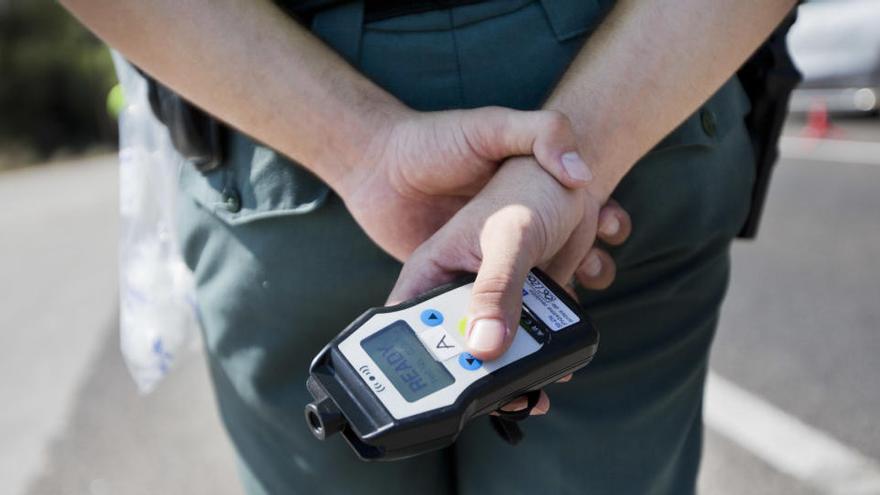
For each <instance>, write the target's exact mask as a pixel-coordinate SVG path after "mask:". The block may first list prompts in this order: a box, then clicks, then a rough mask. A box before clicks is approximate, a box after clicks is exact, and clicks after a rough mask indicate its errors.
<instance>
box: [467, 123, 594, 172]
mask: <svg viewBox="0 0 880 495" xmlns="http://www.w3.org/2000/svg"><path fill="white" fill-rule="evenodd" d="M462 115H463V116H464V118H463V119H462V125H463V128H464V130H465V133H466V135H467V142H468V143H469V144H470V145H471V146H472V147H473V149H474V150H476V151H477V153H479V154H480V155H482V156H483V157H485V158H488V159H490V160H493V161H498V160H502V159H504V158H508V157H511V156H517V155H521V156H525V155H534V157H535V159H536V160H537V161H538V163H540V164H541V167H542V168H543V169H544V170H546V171H547V172H548V173H550V175H552V176H553V177H554V178H555V179H556V180H557V181H558V182H559V183H560V184H562V185H563V186H565V187H568V188H570V189H577V188H581V187H584V186H586V185H587V184H589V183H590V181H591V180H592V178H593V174H592V171H591V170H590V167H589V166H588V165H587V164H586V162H584V160H583V158H582V157H581V153H580V152H579V150H578V141H577V138H576V137H575V133H574V129H573V127H572V124H571V121H570V120H569V119H568V117H567V116H566V115H565V114H563V113H561V112H557V111H554V110H535V111H522V110H512V109H509V108H501V107H483V108H478V109H475V110H469V111H466V112H464V113H463V114H462Z"/></svg>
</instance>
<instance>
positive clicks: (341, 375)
mask: <svg viewBox="0 0 880 495" xmlns="http://www.w3.org/2000/svg"><path fill="white" fill-rule="evenodd" d="M532 273H534V274H535V275H536V276H537V277H538V278H539V279H540V281H541V282H542V283H543V284H544V285H545V286H546V287H547V288H548V289H549V290H551V291H552V292H553V294H554V295H555V296H556V297H558V298H559V299H560V300H561V301H562V302H564V303H565V304H566V305H567V306H568V307H569V308H570V309H571V310H572V311H573V312H574V313H575V314H576V315H577V316H578V317H579V319H580V321H579V322H577V323H576V324H574V325H571V326H569V327H566V328H564V329H562V330H559V331H555V332H554V331H551V330H550V329H549V328H547V327H546V325H544V324H543V323H541V321H540V319H539V318H535V317H534V316H533V315H532V314H531V312H530V311H529V310H528V309H527V308H526V307H525V306H524V307H523V315H524V317H523V318H522V319H521V325H522V326H523V327H524V329H525V325H534V327H533V328H531V329H528V333H529V334H530V335H532V337H533V338H536V340H538V339H539V338H540V339H543V342H541V341H539V343H542V344H543V345H542V347H541V348H540V349H539V350H538V351H536V352H534V353H532V354H529V355H527V356H524V357H522V358H520V359H519V360H517V361H515V362H512V363H510V364H508V365H506V366H504V367H502V368H500V369H497V370H495V371H493V372H491V373H489V374H488V375H486V376H485V377H483V378H481V379H479V380H478V381H476V382H474V383H472V384H471V385H470V386H469V387H468V388H466V389H465V390H464V391H463V392H462V393H461V395H459V396H458V398H457V400H456V401H455V403H454V404H452V405H450V406H446V407H440V408H438V409H434V410H431V411H428V412H425V413H421V414H417V415H415V416H410V417H406V418H403V419H399V420H398V419H395V418H394V417H393V416H392V415H391V414H390V413H389V412H388V410H387V409H386V408H385V407H384V405H383V404H382V402H381V401H380V400H379V399H378V397H377V396H376V395H375V394H374V393H373V391H372V390H370V388H369V387H368V386H367V385H366V384H365V383H364V381H363V380H362V378H361V377H360V375H359V372H358V371H357V370H355V369H354V368H353V367H352V366H351V365H350V364H349V362H348V361H347V360H346V358H345V357H344V356H343V354H342V353H341V351H340V350H339V348H338V345H339V344H340V343H341V342H342V341H343V340H345V339H346V338H347V337H348V336H350V335H351V334H352V333H353V332H354V331H355V330H357V329H358V328H359V327H360V326H361V325H363V324H364V323H365V322H366V321H368V320H369V319H370V318H371V317H372V316H374V315H376V314H378V313H387V312H394V311H399V310H401V309H404V308H407V307H411V306H413V305H416V304H419V303H421V302H424V301H426V300H428V299H432V298H434V297H436V296H438V295H440V294H442V293H444V292H447V291H450V290H453V289H455V288H457V287H461V286H462V285H465V284H467V283H470V282H472V281H473V277H469V278H467V279H464V280H461V281H459V282H456V283H453V284H449V285H446V286H443V287H439V288H437V289H434V290H432V291H429V292H427V293H425V294H423V295H421V296H419V297H417V298H415V299H412V300H410V301H406V302H404V303H402V304H400V305H397V306H391V307H386V308H373V309H370V310H368V311H367V312H366V313H364V314H363V315H361V316H360V317H359V318H358V319H357V320H355V321H354V322H353V323H352V324H351V325H349V326H348V327H347V328H346V329H345V330H343V331H342V332H341V333H340V334H339V335H338V336H337V337H335V338H334V339H333V340H332V341H331V342H330V343H329V344H328V345H327V346H326V347H325V348H324V349H323V350H322V351H321V352H320V353H319V354H318V355H317V356H316V357H315V359H314V361H313V362H312V365H311V368H310V376H309V379H308V381H307V384H306V386H307V387H308V390H309V392H310V393H311V394H312V396H313V397H314V399H315V401H314V402H312V403H310V404H308V405H307V406H306V411H305V414H306V421H307V423H308V425H309V427H310V428H311V429H312V432H313V434H315V436H316V437H318V438H319V439H324V438H325V437H327V436H329V435H331V434H333V433H336V432H341V433H342V435H343V437H344V438H345V439H346V441H347V442H348V443H349V444H350V445H351V447H352V448H353V449H354V451H355V452H356V453H357V455H358V456H359V457H360V458H361V459H363V460H370V461H375V460H380V461H388V460H396V459H402V458H406V457H411V456H415V455H418V454H421V453H424V452H428V451H431V450H435V449H439V448H442V447H445V446H448V445H450V444H452V443H453V442H455V439H456V438H457V436H458V434H459V433H460V432H461V430H462V428H463V427H464V425H465V424H466V423H467V422H468V421H469V420H471V419H473V418H475V417H478V416H482V415H485V414H488V413H490V412H491V411H494V410H496V409H498V408H499V407H500V406H502V405H504V404H506V403H507V402H509V401H510V400H512V399H514V398H516V397H518V396H520V395H522V394H523V393H525V392H528V391H531V390H536V389H540V388H542V387H544V386H545V385H548V384H550V383H553V382H555V381H556V380H558V379H559V378H562V377H563V376H565V375H567V374H569V373H572V372H574V371H576V370H578V369H580V368H582V367H584V366H586V365H587V364H588V363H589V362H590V361H591V360H592V358H593V356H594V355H595V353H596V351H597V349H598V343H599V334H598V332H597V331H596V329H595V328H594V326H593V324H592V323H591V321H590V319H589V317H588V316H587V315H586V314H585V313H584V312H583V310H582V308H581V307H580V306H579V305H578V303H577V302H576V301H574V300H573V299H572V298H571V297H570V296H569V295H568V294H567V293H566V292H565V291H564V290H563V289H562V288H561V287H559V286H558V285H557V284H556V283H554V282H553V281H552V280H551V279H550V278H549V277H548V276H546V275H545V274H543V273H541V272H539V271H538V270H533V271H532Z"/></svg>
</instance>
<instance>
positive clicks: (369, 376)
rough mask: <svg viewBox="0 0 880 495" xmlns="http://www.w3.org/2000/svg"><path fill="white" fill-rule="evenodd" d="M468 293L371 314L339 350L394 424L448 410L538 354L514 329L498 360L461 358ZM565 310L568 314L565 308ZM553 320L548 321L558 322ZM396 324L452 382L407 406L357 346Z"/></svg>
mask: <svg viewBox="0 0 880 495" xmlns="http://www.w3.org/2000/svg"><path fill="white" fill-rule="evenodd" d="M472 287H473V284H467V285H463V286H461V287H458V288H456V289H453V290H451V291H449V292H446V293H443V294H441V295H439V296H436V297H434V298H431V299H428V300H426V301H423V302H421V303H419V304H416V305H414V306H411V307H409V308H406V309H404V310H401V311H396V312H393V313H379V314H376V315H374V316H373V317H372V318H370V319H369V320H368V321H367V322H365V323H364V324H363V325H361V327H360V328H358V329H357V330H355V331H354V333H352V334H351V335H349V336H348V338H346V339H345V340H344V341H342V342H341V343H340V344H339V350H340V351H341V353H342V355H343V356H344V357H345V359H346V360H348V362H349V364H351V366H352V367H353V368H354V369H355V370H356V371H357V372H358V373H359V374H360V376H361V379H363V380H364V383H366V384H367V386H368V387H369V388H370V389H371V390H373V393H375V394H376V396H377V397H378V398H379V400H381V401H382V403H383V404H384V405H385V407H386V408H387V409H388V412H389V413H391V415H392V416H393V417H394V418H395V419H402V418H406V417H408V416H413V415H416V414H419V413H423V412H426V411H430V410H433V409H437V408H439V407H444V406H449V405H452V404H453V403H454V402H455V400H456V399H457V398H458V397H459V396H460V395H461V393H462V392H463V391H464V390H465V389H466V388H467V387H468V386H469V385H471V384H472V383H474V382H475V381H477V380H479V379H480V378H483V377H484V376H486V375H487V374H489V373H491V372H493V371H495V370H497V369H499V368H502V367H504V366H506V365H508V364H510V363H512V362H514V361H516V360H518V359H520V358H522V357H524V356H527V355H529V354H532V353H533V352H535V351H537V350H538V349H540V348H541V344H539V343H538V342H537V341H535V339H534V338H532V336H531V335H529V334H528V333H526V331H525V330H523V329H522V328H521V327H519V328H517V332H516V335H515V337H514V341H513V344H512V345H511V347H510V349H508V350H507V352H506V353H504V355H502V356H501V357H500V358H498V359H496V360H494V361H489V362H485V363H483V362H480V361H479V360H476V359H474V358H473V357H472V356H470V355H469V354H467V353H466V352H465V349H464V331H465V328H467V321H466V311H467V308H468V303H469V301H470V295H471V289H472ZM523 292H524V293H525V292H530V293H532V292H534V293H535V294H536V295H538V292H537V289H536V288H535V287H533V286H532V285H529V282H528V281H527V283H526V287H525V288H524V289H523ZM544 299H547V298H546V297H545V298H544ZM532 306H539V307H541V308H544V306H545V305H544V304H538V303H535V302H533V303H532V304H529V308H530V309H533V308H532ZM563 308H565V306H564V305H563ZM565 310H566V311H568V312H569V313H570V310H568V308H565ZM557 311H559V310H557V309H555V308H554V312H557ZM558 314H562V316H563V317H564V318H563V319H565V320H568V321H571V318H569V317H568V314H565V313H564V312H563V313H557V315H558ZM557 315H554V316H556V317H558V316H557ZM574 318H577V317H576V316H575V317H574ZM400 320H402V321H404V322H406V323H407V324H408V325H409V327H410V328H412V330H413V331H414V332H415V334H416V336H417V337H418V339H419V341H420V342H421V344H422V345H423V346H424V347H425V349H426V350H427V351H428V352H429V353H430V355H431V356H432V358H433V359H434V360H435V361H437V362H439V363H441V364H442V365H443V367H444V368H445V369H446V371H448V372H449V374H450V375H452V378H453V379H454V381H453V382H452V383H451V384H449V385H446V386H445V387H443V388H440V389H438V390H435V391H433V392H431V393H428V394H427V395H425V396H424V397H421V398H419V399H417V400H414V401H409V400H407V399H406V398H405V397H404V396H403V394H401V392H400V391H398V389H397V388H396V387H395V386H394V384H393V383H392V381H391V380H390V379H389V377H388V376H387V375H386V374H385V373H384V372H383V371H382V369H381V368H380V366H379V365H378V364H377V363H376V362H375V361H374V360H373V359H372V358H371V357H370V355H369V354H368V353H367V351H366V350H365V349H364V348H363V346H362V345H361V343H362V342H363V341H364V340H365V339H367V338H369V337H370V336H372V335H374V334H377V333H378V332H380V331H382V330H385V329H386V328H388V327H389V326H390V325H392V324H393V323H395V322H397V321H400ZM542 320H543V318H542ZM568 321H566V323H567V322H568ZM548 326H550V328H551V329H554V330H558V329H560V328H561V327H562V325H555V326H554V325H548ZM565 326H567V325H565Z"/></svg>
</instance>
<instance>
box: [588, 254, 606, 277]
mask: <svg viewBox="0 0 880 495" xmlns="http://www.w3.org/2000/svg"><path fill="white" fill-rule="evenodd" d="M584 271H585V272H586V273H587V276H590V277H598V276H599V273H601V272H602V260H601V259H599V255H598V254H596V253H590V255H589V256H587V262H586V263H584Z"/></svg>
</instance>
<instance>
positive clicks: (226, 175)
mask: <svg viewBox="0 0 880 495" xmlns="http://www.w3.org/2000/svg"><path fill="white" fill-rule="evenodd" d="M228 148H229V149H228V156H229V158H228V163H227V164H226V166H223V167H220V168H218V169H215V170H212V171H211V172H207V173H202V172H199V171H198V170H196V168H195V167H192V166H185V167H184V168H183V170H182V171H181V177H180V184H181V187H182V189H183V191H184V192H186V193H187V194H189V195H190V196H191V197H192V198H193V199H194V200H195V201H196V202H197V203H199V204H200V205H201V206H202V207H203V208H205V209H207V210H208V211H211V212H212V213H214V214H215V215H217V216H218V217H219V218H220V219H222V220H224V221H226V222H227V223H229V224H232V225H235V224H240V223H244V222H247V221H250V220H258V219H260V218H266V217H271V216H278V215H297V214H304V213H308V212H311V211H314V210H315V209H316V208H318V207H319V206H321V205H322V204H323V203H324V201H325V200H326V198H327V196H328V195H329V194H330V189H329V188H328V187H327V185H326V184H324V183H323V182H321V180H320V179H318V178H317V177H315V176H314V175H313V174H312V173H311V172H309V171H308V170H306V169H305V168H303V167H302V166H300V165H298V164H296V163H294V162H292V161H290V160H288V159H287V158H285V157H283V156H282V155H280V154H279V153H277V152H275V151H273V150H271V149H270V148H267V147H265V146H262V145H260V144H258V143H256V142H254V141H253V140H251V139H250V138H248V137H247V136H244V135H243V134H240V133H237V132H236V133H230V137H229V142H228Z"/></svg>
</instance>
